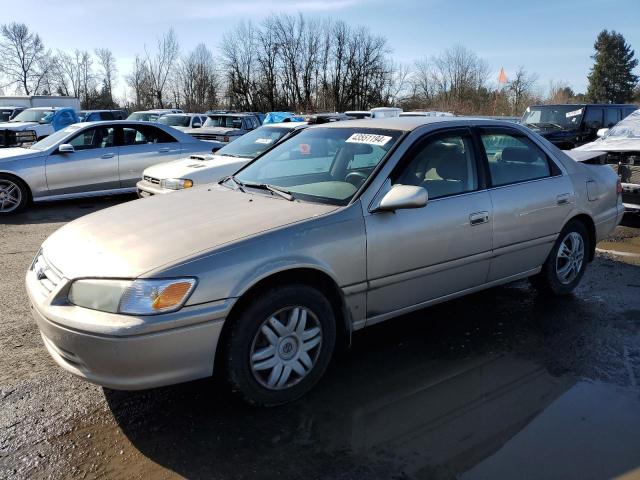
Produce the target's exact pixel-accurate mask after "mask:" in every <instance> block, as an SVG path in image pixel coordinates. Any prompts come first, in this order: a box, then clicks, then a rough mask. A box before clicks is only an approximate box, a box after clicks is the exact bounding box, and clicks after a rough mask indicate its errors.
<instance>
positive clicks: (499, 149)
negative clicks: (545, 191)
mask: <svg viewBox="0 0 640 480" xmlns="http://www.w3.org/2000/svg"><path fill="white" fill-rule="evenodd" d="M480 138H481V139H482V145H483V146H484V150H485V152H486V154H487V160H488V162H489V171H490V172H491V182H492V185H493V186H496V187H497V186H500V185H509V184H511V183H518V182H526V181H528V180H536V179H539V178H545V177H549V176H551V168H550V165H549V160H548V158H547V155H546V154H545V153H544V152H543V151H542V150H540V148H538V146H537V145H535V144H534V143H533V141H531V139H530V138H528V137H527V136H526V135H524V134H519V133H515V132H514V133H513V134H511V133H506V132H495V133H493V132H483V133H482V134H481V135H480Z"/></svg>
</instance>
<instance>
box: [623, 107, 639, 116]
mask: <svg viewBox="0 0 640 480" xmlns="http://www.w3.org/2000/svg"><path fill="white" fill-rule="evenodd" d="M635 111H636V108H635V107H631V108H629V107H626V108H625V109H624V112H623V113H622V115H623V117H622V118H625V117H627V116H629V115H631V114H632V113H633V112H635Z"/></svg>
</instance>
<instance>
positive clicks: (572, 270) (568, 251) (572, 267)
mask: <svg viewBox="0 0 640 480" xmlns="http://www.w3.org/2000/svg"><path fill="white" fill-rule="evenodd" d="M583 261H584V240H583V238H582V236H581V235H580V234H579V233H577V232H570V233H568V234H567V235H566V236H565V237H564V239H563V240H562V243H560V247H559V248H558V254H557V256H556V275H557V276H558V280H559V281H560V283H562V284H564V285H567V284H569V283H571V282H573V281H574V280H575V278H576V277H577V276H578V274H579V273H580V270H581V269H582V263H583Z"/></svg>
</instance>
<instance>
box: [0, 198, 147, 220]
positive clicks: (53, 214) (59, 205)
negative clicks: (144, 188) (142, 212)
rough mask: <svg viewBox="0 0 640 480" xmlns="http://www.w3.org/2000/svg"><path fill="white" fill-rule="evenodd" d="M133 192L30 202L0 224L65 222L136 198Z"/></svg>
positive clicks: (1, 218) (2, 218)
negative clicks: (78, 198) (19, 211)
mask: <svg viewBox="0 0 640 480" xmlns="http://www.w3.org/2000/svg"><path fill="white" fill-rule="evenodd" d="M137 198H138V196H137V195H134V194H127V195H113V196H106V197H92V198H87V199H80V200H62V201H58V202H42V203H35V204H31V205H29V206H28V207H27V210H25V211H24V212H21V213H17V214H15V215H9V216H6V217H0V225H32V224H37V223H66V222H70V221H72V220H75V219H76V218H79V217H82V216H84V215H87V214H89V213H92V212H96V211H98V210H102V209H103V208H107V207H112V206H114V205H118V204H120V203H124V202H128V201H131V200H135V199H137Z"/></svg>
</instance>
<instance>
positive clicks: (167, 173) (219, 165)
mask: <svg viewBox="0 0 640 480" xmlns="http://www.w3.org/2000/svg"><path fill="white" fill-rule="evenodd" d="M306 125H307V124H306V123H305V122H285V123H272V124H269V125H264V126H262V127H260V128H257V129H255V130H254V131H252V132H249V133H247V134H246V135H243V136H242V137H240V138H238V140H235V141H234V142H231V143H229V144H228V145H227V146H225V147H223V148H222V149H220V150H218V151H217V152H216V154H215V155H211V154H205V155H190V156H189V157H186V158H181V159H179V160H175V161H172V162H164V163H159V164H157V165H153V166H151V167H148V168H147V169H145V170H144V172H143V173H142V180H140V181H139V182H138V195H139V196H141V197H148V196H151V195H156V194H163V193H171V192H174V191H176V190H182V189H184V188H191V187H193V186H195V185H202V184H206V183H213V182H217V181H218V180H220V179H222V178H224V177H226V176H228V175H231V174H232V173H235V172H236V171H237V170H239V169H240V167H242V166H243V165H245V164H246V163H247V162H249V161H251V160H253V159H254V158H256V157H257V156H258V155H260V154H261V153H263V152H264V151H266V150H267V149H269V148H270V147H272V146H273V145H275V144H276V143H278V142H280V141H281V140H282V139H284V138H285V137H286V136H288V134H290V133H291V132H293V131H296V130H299V129H302V128H304V127H306Z"/></svg>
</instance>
